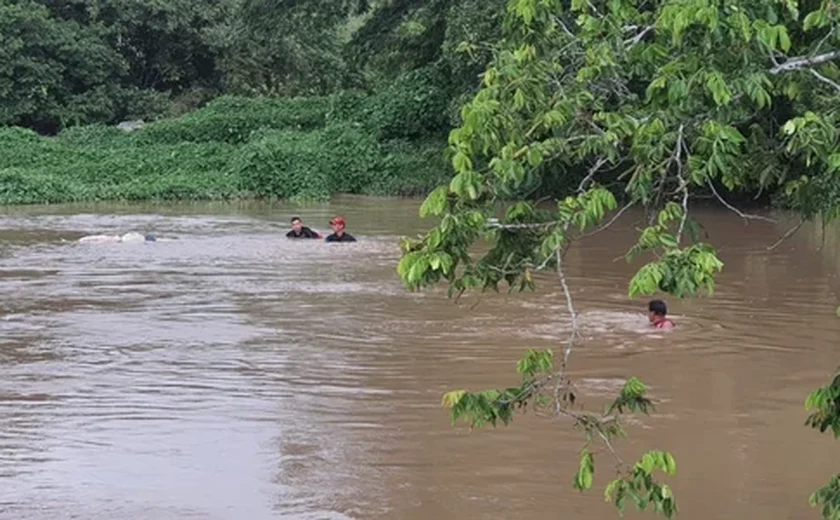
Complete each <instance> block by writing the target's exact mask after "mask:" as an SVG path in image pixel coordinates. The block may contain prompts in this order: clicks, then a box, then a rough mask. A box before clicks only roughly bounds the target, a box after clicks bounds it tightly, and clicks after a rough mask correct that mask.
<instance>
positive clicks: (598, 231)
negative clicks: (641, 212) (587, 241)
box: [579, 200, 636, 238]
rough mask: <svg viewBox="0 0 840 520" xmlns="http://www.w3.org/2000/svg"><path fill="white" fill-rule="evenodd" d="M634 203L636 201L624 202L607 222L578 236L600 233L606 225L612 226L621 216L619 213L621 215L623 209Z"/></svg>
mask: <svg viewBox="0 0 840 520" xmlns="http://www.w3.org/2000/svg"><path fill="white" fill-rule="evenodd" d="M634 204H636V202H635V201H632V200H631V201H630V202H628V203H627V204H625V205H624V207H622V208H621V209H620V210H618V213H616V214H615V215H613V218H611V219H610V220H609V222H607V223H606V224H604V225H603V226H601V227H599V228H598V229H595V230H593V231H590V232H589V233H586V234H583V235H581V236H580V237H579V238H586V237H591V236H592V235H594V234H596V233H600V232H601V231H603V230H605V229H607V228H608V227H610V226H612V225H613V224H615V221H617V220H618V219H619V218H621V215H623V214H624V212H625V211H627V210H628V209H630V208H631V207H633V205H634Z"/></svg>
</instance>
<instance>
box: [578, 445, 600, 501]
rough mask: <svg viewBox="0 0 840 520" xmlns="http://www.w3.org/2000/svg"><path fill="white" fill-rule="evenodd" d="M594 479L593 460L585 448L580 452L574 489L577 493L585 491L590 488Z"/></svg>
mask: <svg viewBox="0 0 840 520" xmlns="http://www.w3.org/2000/svg"><path fill="white" fill-rule="evenodd" d="M594 478H595V459H594V458H593V457H592V453H590V451H589V450H588V449H586V448H584V449H583V450H581V454H580V464H579V466H578V471H577V474H576V475H575V480H574V487H575V489H577V490H578V491H586V490H588V489H590V488H591V487H592V483H593V480H594Z"/></svg>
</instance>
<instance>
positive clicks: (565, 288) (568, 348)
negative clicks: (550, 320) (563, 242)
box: [555, 249, 580, 370]
mask: <svg viewBox="0 0 840 520" xmlns="http://www.w3.org/2000/svg"><path fill="white" fill-rule="evenodd" d="M555 256H556V257H557V277H558V278H559V279H560V285H561V286H562V287H563V295H564V296H565V297H566V307H567V308H568V310H569V316H571V318H572V331H571V332H570V333H569V340H568V342H567V343H566V348H565V350H564V351H563V364H562V365H561V366H562V369H561V370H565V368H566V363H568V361H569V356H571V354H572V349H573V348H574V345H575V338H577V337H578V336H580V334H579V333H578V321H577V313H576V312H575V306H574V302H573V301H572V293H571V291H570V290H569V284H568V283H566V273H565V271H563V255H562V254H561V253H560V249H558V250H557V252H556V253H555Z"/></svg>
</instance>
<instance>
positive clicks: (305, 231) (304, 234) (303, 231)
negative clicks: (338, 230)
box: [286, 226, 320, 238]
mask: <svg viewBox="0 0 840 520" xmlns="http://www.w3.org/2000/svg"><path fill="white" fill-rule="evenodd" d="M286 238H320V237H319V236H318V234H317V233H315V232H314V231H312V230H311V229H309V228H308V227H306V226H303V227H302V228H300V234H297V233H295V230H294V229H292V230H291V231H289V232H288V233H286Z"/></svg>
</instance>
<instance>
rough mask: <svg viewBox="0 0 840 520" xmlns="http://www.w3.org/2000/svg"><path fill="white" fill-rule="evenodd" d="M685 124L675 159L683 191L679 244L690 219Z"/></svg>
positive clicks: (679, 137) (675, 151) (681, 129)
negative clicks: (684, 141) (685, 163)
mask: <svg viewBox="0 0 840 520" xmlns="http://www.w3.org/2000/svg"><path fill="white" fill-rule="evenodd" d="M684 130H685V125H680V129H679V132H678V133H677V145H676V146H675V147H674V148H675V149H674V155H673V160H674V162H676V163H677V178H678V179H679V180H680V186H679V190H682V192H683V198H682V209H683V214H682V219H681V220H680V227H679V229H678V230H677V245H679V243H680V242H681V241H682V234H683V230H684V229H685V222H686V220H687V219H688V180H686V178H685V176H684V175H683V164H682V152H683V132H684Z"/></svg>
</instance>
